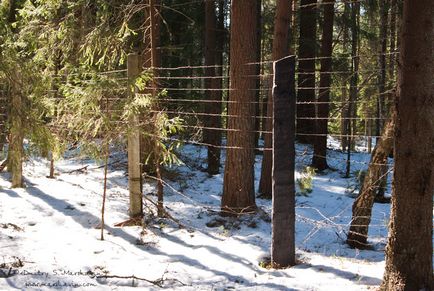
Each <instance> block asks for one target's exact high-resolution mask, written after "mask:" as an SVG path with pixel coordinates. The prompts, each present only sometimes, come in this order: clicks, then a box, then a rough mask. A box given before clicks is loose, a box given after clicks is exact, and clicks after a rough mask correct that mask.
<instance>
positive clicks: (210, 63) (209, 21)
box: [203, 0, 222, 175]
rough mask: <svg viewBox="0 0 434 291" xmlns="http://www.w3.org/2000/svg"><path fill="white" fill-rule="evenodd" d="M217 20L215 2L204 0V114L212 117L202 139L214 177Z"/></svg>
mask: <svg viewBox="0 0 434 291" xmlns="http://www.w3.org/2000/svg"><path fill="white" fill-rule="evenodd" d="M216 40H217V19H216V7H215V0H206V2H205V66H206V68H205V74H206V76H207V77H208V79H205V88H207V89H211V90H210V91H207V92H206V94H207V99H208V100H209V101H210V102H209V103H206V104H205V112H206V113H209V114H211V115H212V116H207V117H206V118H205V120H204V122H205V127H206V128H205V129H204V131H203V139H204V142H205V143H206V144H211V145H212V146H208V169H207V171H208V174H210V175H215V174H218V173H219V171H220V148H219V146H220V145H221V131H220V130H215V129H214V130H213V129H209V128H220V127H221V117H220V116H217V115H218V114H221V112H222V108H221V106H222V104H221V94H220V92H219V91H217V90H218V89H219V82H221V80H220V79H217V78H216V76H217V74H216V70H217V68H216V67H215V66H216V65H217V62H216V59H217V56H216V55H217V43H216Z"/></svg>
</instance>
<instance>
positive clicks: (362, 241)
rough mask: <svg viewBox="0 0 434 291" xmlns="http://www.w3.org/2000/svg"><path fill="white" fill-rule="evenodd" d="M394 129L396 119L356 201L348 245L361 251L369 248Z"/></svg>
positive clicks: (378, 148)
mask: <svg viewBox="0 0 434 291" xmlns="http://www.w3.org/2000/svg"><path fill="white" fill-rule="evenodd" d="M394 127H395V119H394V117H392V118H391V119H390V120H389V122H388V123H387V125H386V127H385V129H384V131H383V136H382V137H381V139H380V140H379V142H378V143H377V145H376V146H375V148H374V151H373V152H372V157H371V161H370V163H369V168H368V171H367V173H366V176H365V179H364V182H363V185H362V187H361V189H360V192H359V196H358V197H357V198H356V200H355V201H354V204H353V217H352V220H351V226H350V230H349V232H348V237H347V243H348V244H349V245H350V246H352V247H355V248H360V249H363V248H368V247H369V245H368V242H367V238H368V228H369V223H370V222H371V213H372V206H373V205H374V200H375V196H376V195H377V192H378V190H379V187H380V184H381V181H382V175H383V173H384V170H383V168H384V167H386V169H387V168H388V167H387V158H388V157H389V155H390V154H391V152H392V150H393V134H394Z"/></svg>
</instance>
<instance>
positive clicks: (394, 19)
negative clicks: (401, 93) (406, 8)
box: [389, 0, 398, 88]
mask: <svg viewBox="0 0 434 291" xmlns="http://www.w3.org/2000/svg"><path fill="white" fill-rule="evenodd" d="M397 1H398V0H391V4H390V25H389V27H390V37H389V39H390V45H389V50H390V56H389V84H390V88H393V87H394V85H395V68H396V66H395V63H396V54H395V50H396V23H397V17H396V16H397V14H398V3H397Z"/></svg>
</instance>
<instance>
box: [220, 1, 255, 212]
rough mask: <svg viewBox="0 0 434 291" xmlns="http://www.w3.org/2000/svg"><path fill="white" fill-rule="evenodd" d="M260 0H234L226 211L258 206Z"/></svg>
mask: <svg viewBox="0 0 434 291" xmlns="http://www.w3.org/2000/svg"><path fill="white" fill-rule="evenodd" d="M257 12H258V10H257V1H256V0H232V3H231V40H230V46H231V48H230V63H231V66H230V79H231V82H230V89H231V90H230V93H229V101H230V102H231V103H229V108H228V115H229V118H228V129H230V131H228V150H227V159H226V164H225V174H224V185H223V197H222V204H221V207H222V215H234V214H236V213H244V212H250V211H253V210H255V209H256V204H255V189H254V163H255V150H254V146H255V134H254V130H255V117H254V116H255V100H256V93H255V90H252V89H254V88H255V87H256V80H255V78H249V77H248V76H252V75H255V73H256V66H254V65H253V66H252V65H251V64H252V63H255V62H257V61H258V60H256V53H255V49H256V47H257V42H258V34H257V32H256V23H257V17H258V15H257V14H258V13H257Z"/></svg>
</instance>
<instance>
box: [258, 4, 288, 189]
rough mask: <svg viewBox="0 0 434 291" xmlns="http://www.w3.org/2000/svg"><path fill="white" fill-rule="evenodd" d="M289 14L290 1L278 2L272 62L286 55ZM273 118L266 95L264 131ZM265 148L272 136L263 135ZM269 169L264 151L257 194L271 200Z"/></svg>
mask: <svg viewBox="0 0 434 291" xmlns="http://www.w3.org/2000/svg"><path fill="white" fill-rule="evenodd" d="M290 12H291V0H278V1H277V6H276V15H275V18H274V37H273V52H272V59H273V61H275V60H278V59H281V58H283V57H284V56H286V55H287V53H288V38H289V29H288V28H289V14H290ZM272 118H273V96H272V94H271V92H269V94H268V101H267V118H266V119H265V131H267V132H271V131H272V126H273V125H272ZM264 139H265V146H264V147H265V148H266V149H271V148H272V135H271V134H269V133H265V134H264ZM271 167H272V151H270V150H267V151H264V157H263V159H262V168H261V179H260V181H259V193H260V194H261V196H263V197H265V198H271V190H272V184H271Z"/></svg>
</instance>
